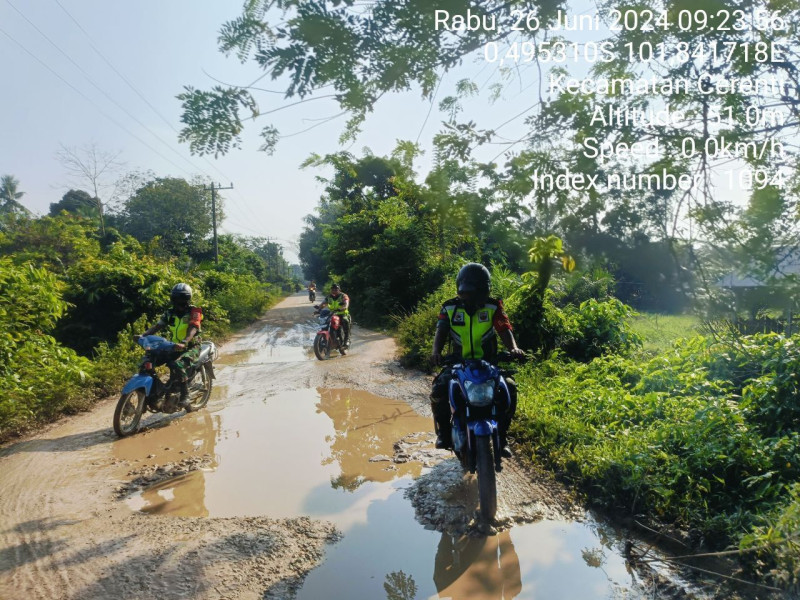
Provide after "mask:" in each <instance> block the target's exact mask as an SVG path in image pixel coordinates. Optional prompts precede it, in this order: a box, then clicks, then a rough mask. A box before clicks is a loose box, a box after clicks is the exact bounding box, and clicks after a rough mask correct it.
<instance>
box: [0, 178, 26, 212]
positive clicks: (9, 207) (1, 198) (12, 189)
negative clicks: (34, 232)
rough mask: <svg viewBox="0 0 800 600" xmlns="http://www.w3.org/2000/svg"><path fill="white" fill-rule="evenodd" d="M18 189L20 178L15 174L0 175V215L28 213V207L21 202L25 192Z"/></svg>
mask: <svg viewBox="0 0 800 600" xmlns="http://www.w3.org/2000/svg"><path fill="white" fill-rule="evenodd" d="M18 189H19V180H18V179H17V178H15V177H14V176H13V175H3V176H2V177H0V215H14V214H17V215H20V214H21V215H25V214H28V212H29V211H28V209H27V208H25V207H24V206H22V204H20V202H19V200H20V198H22V197H23V196H24V195H25V192H20V191H18Z"/></svg>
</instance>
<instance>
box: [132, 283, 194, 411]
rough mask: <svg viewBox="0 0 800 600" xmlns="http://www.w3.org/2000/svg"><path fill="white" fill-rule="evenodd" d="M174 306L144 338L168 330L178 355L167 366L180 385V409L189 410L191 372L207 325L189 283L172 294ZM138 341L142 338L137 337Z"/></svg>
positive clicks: (176, 286) (177, 285)
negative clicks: (203, 330)
mask: <svg viewBox="0 0 800 600" xmlns="http://www.w3.org/2000/svg"><path fill="white" fill-rule="evenodd" d="M169 297H170V300H171V301H172V306H171V307H170V308H168V309H167V310H166V311H165V312H164V314H163V315H161V318H160V319H159V320H158V323H156V324H155V325H153V326H152V327H150V329H148V330H147V331H145V332H144V333H143V334H142V335H153V334H154V333H156V332H158V331H160V330H162V329H164V328H166V329H167V334H166V337H167V338H168V339H169V340H170V341H171V342H174V343H175V356H174V357H172V358H171V359H170V361H169V362H168V363H167V366H168V367H169V370H170V373H171V377H173V378H174V379H175V380H177V381H178V382H179V384H180V390H181V399H180V406H181V407H183V408H184V409H186V410H187V411H189V409H190V408H191V405H190V404H189V374H188V372H187V370H188V369H189V367H191V366H192V364H193V363H194V362H195V361H196V360H197V358H198V357H199V356H200V324H201V323H202V322H203V311H202V309H200V307H198V306H192V305H191V301H192V288H191V287H189V284H186V283H178V284H175V286H174V287H173V288H172V291H171V292H170V295H169ZM133 338H134V339H138V338H139V336H138V335H135V336H133Z"/></svg>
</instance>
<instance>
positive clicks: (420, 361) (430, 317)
mask: <svg viewBox="0 0 800 600" xmlns="http://www.w3.org/2000/svg"><path fill="white" fill-rule="evenodd" d="M453 288H454V285H453V281H452V280H448V281H446V282H445V283H443V284H442V285H440V286H439V288H438V289H437V290H436V291H434V292H433V293H431V294H428V295H427V296H426V297H425V298H423V299H422V300H421V301H420V303H419V304H417V306H416V308H415V309H414V312H412V313H410V314H406V315H393V317H392V318H393V320H394V321H395V323H396V324H397V336H396V338H397V342H398V344H399V346H400V348H401V349H402V352H401V355H400V363H401V364H402V365H403V366H405V367H415V368H418V369H422V370H425V371H430V370H431V365H430V362H429V361H428V358H429V357H430V355H431V352H432V351H433V336H434V334H435V333H436V323H437V321H438V320H439V311H440V310H441V308H442V304H444V303H445V301H447V300H449V299H450V298H452V297H453V295H454V290H453Z"/></svg>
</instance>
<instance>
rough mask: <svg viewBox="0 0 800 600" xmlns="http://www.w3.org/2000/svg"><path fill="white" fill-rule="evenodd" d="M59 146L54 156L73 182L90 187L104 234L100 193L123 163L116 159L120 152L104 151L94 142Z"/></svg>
mask: <svg viewBox="0 0 800 600" xmlns="http://www.w3.org/2000/svg"><path fill="white" fill-rule="evenodd" d="M60 146H61V149H60V150H59V151H58V152H56V158H57V159H58V161H59V162H60V163H61V166H63V167H64V169H65V170H66V171H67V174H68V176H69V177H70V178H71V179H72V180H73V181H74V182H76V183H78V184H86V185H88V187H89V188H90V189H91V191H92V193H93V194H94V200H95V202H96V204H97V213H98V215H99V216H100V232H101V234H102V235H105V233H106V226H105V219H104V215H103V201H102V200H101V197H100V195H101V193H104V191H105V190H106V189H108V188H109V187H110V186H111V183H110V180H111V179H114V178H115V177H116V175H117V174H118V173H119V171H120V169H121V168H122V167H123V163H122V162H120V161H119V160H118V159H119V156H120V154H121V152H105V151H103V150H100V149H98V148H97V145H96V144H89V145H86V146H83V147H82V148H75V147H69V146H65V145H64V144H61V145H60Z"/></svg>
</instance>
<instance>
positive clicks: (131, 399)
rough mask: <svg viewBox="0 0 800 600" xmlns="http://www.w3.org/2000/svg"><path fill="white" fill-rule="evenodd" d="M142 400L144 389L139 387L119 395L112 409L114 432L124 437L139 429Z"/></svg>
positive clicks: (142, 410)
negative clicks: (114, 407)
mask: <svg viewBox="0 0 800 600" xmlns="http://www.w3.org/2000/svg"><path fill="white" fill-rule="evenodd" d="M144 402H145V396H144V390H142V389H141V388H139V389H137V390H134V391H132V392H128V393H127V394H122V395H121V396H120V397H119V401H118V402H117V408H116V409H114V420H113V423H114V433H116V434H117V435H118V436H119V437H125V436H128V435H133V434H134V433H136V432H137V431H139V422H140V421H141V419H142V413H143V412H144Z"/></svg>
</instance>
